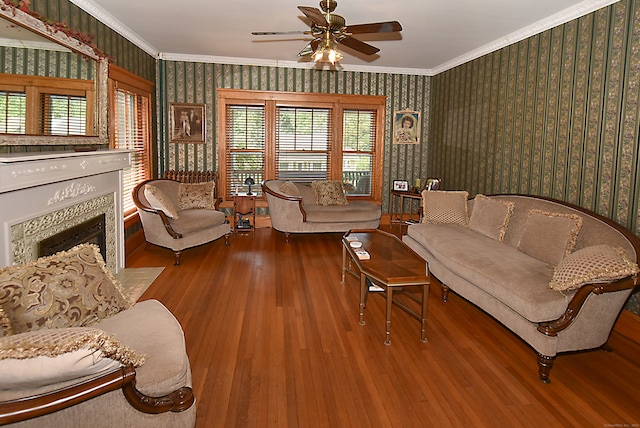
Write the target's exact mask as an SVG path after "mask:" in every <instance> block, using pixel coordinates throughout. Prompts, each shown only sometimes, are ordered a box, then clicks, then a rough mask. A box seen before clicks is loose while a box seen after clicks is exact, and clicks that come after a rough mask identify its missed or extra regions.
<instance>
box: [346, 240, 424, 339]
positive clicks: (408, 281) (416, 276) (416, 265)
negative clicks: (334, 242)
mask: <svg viewBox="0 0 640 428" xmlns="http://www.w3.org/2000/svg"><path fill="white" fill-rule="evenodd" d="M350 238H351V239H353V238H357V240H358V241H359V242H362V248H364V249H365V250H366V251H367V252H368V253H369V255H370V259H369V260H360V259H359V258H358V257H357V256H356V253H355V250H357V249H356V248H352V247H351V245H350V241H349V239H350ZM354 264H355V266H356V267H357V270H354V269H353V265H354ZM347 272H349V273H351V274H353V275H355V276H356V277H359V278H360V325H364V324H365V322H364V309H365V307H366V303H367V298H368V295H369V287H368V285H367V278H369V280H370V281H371V282H372V283H373V284H374V285H377V286H379V287H380V288H381V289H382V291H381V293H382V294H384V295H385V297H386V303H387V309H386V315H387V321H386V323H387V324H386V337H385V341H384V343H385V344H386V345H390V344H391V341H390V340H389V336H390V333H391V306H392V304H395V305H396V306H398V307H399V308H400V309H402V310H404V311H405V312H407V313H408V314H409V315H411V316H412V317H414V318H415V319H417V320H418V321H420V329H421V330H420V339H421V340H422V341H423V342H426V341H427V339H426V337H425V329H426V319H427V301H428V298H429V284H430V281H429V276H428V275H427V269H426V262H425V261H424V260H423V259H422V258H421V257H420V256H418V255H417V254H416V253H415V252H414V251H413V250H412V249H411V248H409V247H407V246H406V245H405V244H404V243H403V242H402V241H401V240H400V239H398V238H397V237H396V236H395V235H392V234H390V233H387V232H384V231H382V230H379V229H361V230H350V231H349V232H347V233H346V234H345V235H344V236H343V237H342V284H344V280H345V273H347ZM404 287H422V296H421V299H418V298H417V297H416V296H414V295H413V294H410V293H407V294H405V295H406V296H407V297H409V298H411V299H413V300H415V301H416V302H418V303H420V305H421V306H422V313H420V314H418V313H417V312H415V311H413V310H412V309H411V308H409V307H408V306H407V305H405V304H404V303H402V302H399V301H397V299H394V297H393V293H394V290H395V291H403V289H404Z"/></svg>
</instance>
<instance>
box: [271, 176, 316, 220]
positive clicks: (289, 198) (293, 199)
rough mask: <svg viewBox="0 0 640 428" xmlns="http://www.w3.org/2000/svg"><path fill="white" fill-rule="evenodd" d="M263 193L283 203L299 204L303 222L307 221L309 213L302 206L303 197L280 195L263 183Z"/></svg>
mask: <svg viewBox="0 0 640 428" xmlns="http://www.w3.org/2000/svg"><path fill="white" fill-rule="evenodd" d="M262 191H263V192H264V193H268V194H270V195H271V196H274V197H276V198H278V199H282V200H283V201H288V202H292V203H294V204H297V207H298V209H299V210H300V213H301V214H302V221H303V222H305V221H307V212H306V211H305V210H304V205H303V204H302V196H291V195H284V194H282V193H278V192H276V191H274V190H273V189H271V188H270V187H269V186H267V185H266V184H265V183H262Z"/></svg>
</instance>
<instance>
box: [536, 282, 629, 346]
mask: <svg viewBox="0 0 640 428" xmlns="http://www.w3.org/2000/svg"><path fill="white" fill-rule="evenodd" d="M636 285H637V281H636V278H635V276H633V277H632V276H629V277H627V278H623V279H620V280H617V281H614V282H609V283H604V284H585V285H583V286H582V287H580V289H578V291H577V292H576V294H574V296H573V298H572V299H571V301H570V302H569V305H568V306H567V310H566V311H565V313H564V314H562V316H561V317H560V318H558V319H557V320H554V321H549V322H542V323H540V324H538V331H539V332H540V333H542V334H544V335H546V336H550V337H555V336H557V335H558V333H559V332H561V331H562V330H564V329H565V328H567V327H569V326H570V325H571V323H572V322H573V321H574V320H575V319H576V317H577V316H578V314H579V313H580V309H581V308H582V306H583V305H584V303H585V301H586V300H587V297H589V295H591V294H592V293H593V294H604V293H613V292H616V291H622V290H629V289H634V288H635V287H636Z"/></svg>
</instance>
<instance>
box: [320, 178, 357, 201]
mask: <svg viewBox="0 0 640 428" xmlns="http://www.w3.org/2000/svg"><path fill="white" fill-rule="evenodd" d="M311 188H312V189H313V193H314V195H315V198H316V205H346V204H348V203H349V202H348V201H347V197H346V196H345V195H344V185H343V184H342V181H340V180H327V181H314V182H312V183H311Z"/></svg>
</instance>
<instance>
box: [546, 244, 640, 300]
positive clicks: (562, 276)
mask: <svg viewBox="0 0 640 428" xmlns="http://www.w3.org/2000/svg"><path fill="white" fill-rule="evenodd" d="M639 271H640V270H639V269H638V265H637V264H635V263H634V262H632V261H631V260H629V258H628V257H627V254H626V253H625V251H624V250H623V249H622V248H620V247H615V248H614V247H612V246H610V245H594V246H591V247H586V248H583V249H581V250H578V251H576V252H575V253H571V254H569V255H568V256H566V257H565V258H563V259H562V261H561V262H560V264H558V266H556V268H555V270H554V274H553V278H552V279H551V282H550V283H549V286H550V287H551V288H553V289H555V290H560V291H563V290H572V289H574V288H579V287H581V286H582V285H584V284H593V283H601V282H611V281H615V280H617V279H622V278H626V277H627V276H630V275H636V274H637V273H638V272H639Z"/></svg>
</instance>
